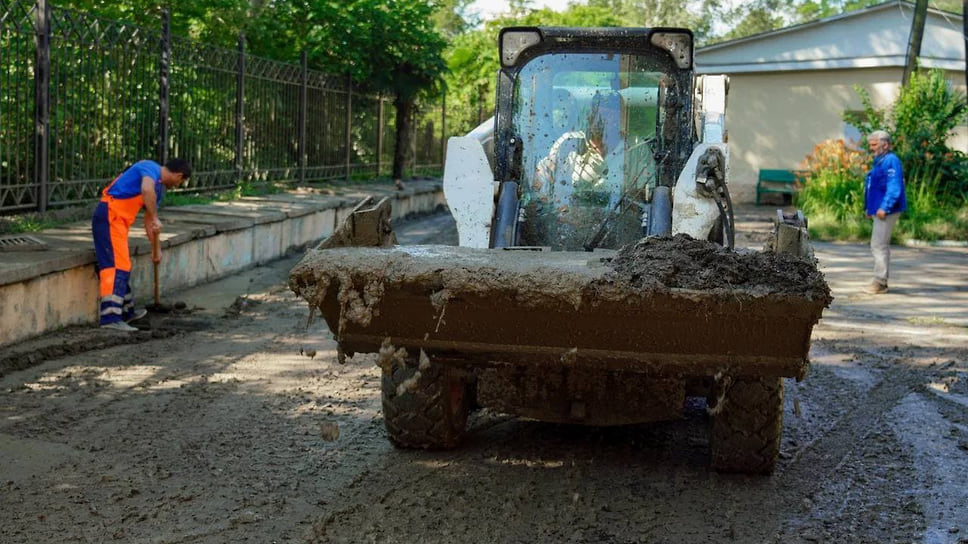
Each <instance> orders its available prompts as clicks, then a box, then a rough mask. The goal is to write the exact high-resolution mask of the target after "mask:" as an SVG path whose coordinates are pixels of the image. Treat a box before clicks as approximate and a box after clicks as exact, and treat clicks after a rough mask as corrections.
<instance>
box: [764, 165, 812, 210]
mask: <svg viewBox="0 0 968 544" xmlns="http://www.w3.org/2000/svg"><path fill="white" fill-rule="evenodd" d="M802 174H803V173H802V172H800V171H799V170H771V169H761V170H760V175H759V179H758V180H757V181H756V203H757V204H759V203H760V200H761V197H762V196H763V195H764V194H779V195H782V198H783V202H784V203H786V202H787V200H788V198H787V195H790V196H789V199H790V200H792V198H793V195H794V193H796V192H797V179H798V178H799V179H802Z"/></svg>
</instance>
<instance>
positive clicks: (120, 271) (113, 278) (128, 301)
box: [91, 183, 144, 325]
mask: <svg viewBox="0 0 968 544" xmlns="http://www.w3.org/2000/svg"><path fill="white" fill-rule="evenodd" d="M112 185H113V183H112ZM108 188H110V186H108ZM143 206H144V200H143V199H142V197H141V195H138V196H135V197H131V198H115V197H113V196H111V195H109V194H108V190H107V189H105V190H104V192H103V193H102V195H101V201H100V202H98V204H97V207H96V208H94V217H93V218H92V219H91V231H92V232H93V233H94V253H95V254H96V255H97V275H98V281H99V284H100V287H99V289H98V291H99V296H100V302H101V303H100V315H101V324H102V325H106V324H108V323H115V322H118V321H125V320H128V319H130V318H131V317H133V315H134V298H133V297H132V294H131V285H130V284H129V280H130V279H131V253H130V252H129V250H128V232H129V231H130V230H131V225H132V224H134V220H135V218H136V217H137V216H138V212H139V211H141V208H142V207H143Z"/></svg>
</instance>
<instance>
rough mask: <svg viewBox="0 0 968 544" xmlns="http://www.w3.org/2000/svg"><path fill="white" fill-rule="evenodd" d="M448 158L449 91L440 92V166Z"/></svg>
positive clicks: (442, 165)
mask: <svg viewBox="0 0 968 544" xmlns="http://www.w3.org/2000/svg"><path fill="white" fill-rule="evenodd" d="M446 160H447V91H446V90H444V91H442V92H441V94H440V168H441V170H443V168H444V163H445V162H446Z"/></svg>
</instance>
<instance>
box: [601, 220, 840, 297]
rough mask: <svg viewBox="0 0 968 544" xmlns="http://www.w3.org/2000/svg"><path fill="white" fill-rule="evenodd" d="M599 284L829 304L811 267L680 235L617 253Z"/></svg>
mask: <svg viewBox="0 0 968 544" xmlns="http://www.w3.org/2000/svg"><path fill="white" fill-rule="evenodd" d="M607 266H608V268H609V270H608V272H606V273H605V275H604V276H603V279H604V280H606V281H610V282H615V283H619V284H625V285H628V286H631V287H633V288H635V289H639V290H663V289H669V288H676V289H690V290H697V291H730V290H737V289H739V290H743V291H746V292H749V293H751V294H782V295H794V296H801V297H805V298H808V299H810V300H822V301H824V302H825V303H827V304H829V303H830V301H831V300H832V298H831V296H830V288H829V287H828V286H827V283H826V281H824V277H823V274H822V273H821V272H820V271H819V270H818V269H817V266H816V263H813V262H808V261H805V260H803V259H799V258H797V257H795V256H792V255H787V254H783V253H773V252H770V251H762V252H761V251H734V250H730V249H727V248H724V247H722V246H720V245H717V244H714V243H712V242H708V241H705V240H696V239H694V238H692V237H690V236H688V235H685V234H677V235H676V236H674V237H671V238H643V239H642V240H640V241H639V242H637V243H636V244H633V245H628V246H625V247H623V248H622V249H620V250H619V252H618V254H617V255H616V256H615V258H613V259H612V261H611V262H610V263H609V264H608V265H607Z"/></svg>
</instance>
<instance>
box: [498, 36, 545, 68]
mask: <svg viewBox="0 0 968 544" xmlns="http://www.w3.org/2000/svg"><path fill="white" fill-rule="evenodd" d="M500 40H501V66H502V67H504V68H509V67H511V66H514V65H515V63H517V61H518V57H519V56H521V53H522V52H523V51H524V50H525V49H527V48H529V47H531V46H533V45H537V44H539V43H541V33H540V32H538V31H537V30H536V29H533V28H529V29H524V28H506V29H504V30H502V31H501V37H500Z"/></svg>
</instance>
